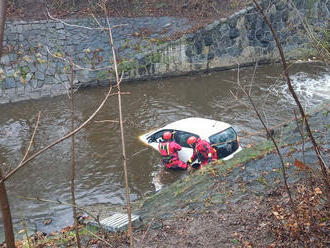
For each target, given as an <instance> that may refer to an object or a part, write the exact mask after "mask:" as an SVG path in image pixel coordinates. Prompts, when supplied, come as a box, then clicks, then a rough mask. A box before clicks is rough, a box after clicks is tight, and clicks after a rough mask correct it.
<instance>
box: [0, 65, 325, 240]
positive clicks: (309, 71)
mask: <svg viewBox="0 0 330 248" xmlns="http://www.w3.org/2000/svg"><path fill="white" fill-rule="evenodd" d="M280 71H281V67H280V66H264V67H259V68H258V69H257V72H256V75H255V82H254V83H253V89H252V94H253V95H254V99H255V101H256V102H257V103H258V106H259V107H262V109H263V111H264V112H265V113H267V122H268V124H269V125H275V124H278V123H279V122H282V121H285V120H287V119H288V118H291V117H292V109H293V106H294V105H293V99H292V98H291V97H290V95H289V94H288V91H287V89H286V84H285V82H284V81H283V80H281V79H278V77H279V75H280ZM252 75H253V68H249V69H241V71H240V82H241V84H243V85H248V84H250V81H251V78H252ZM291 75H292V80H293V84H294V87H295V89H296V90H297V92H298V93H299V95H300V96H301V98H302V99H304V105H305V107H306V108H311V107H313V106H315V105H317V104H319V103H321V102H322V101H324V100H325V99H330V72H327V71H326V70H325V69H324V68H323V67H322V66H319V65H315V64H314V65H310V64H309V65H308V64H296V65H294V66H292V67H291ZM236 82H237V71H236V70H232V71H224V72H212V73H210V74H203V75H196V76H189V77H179V78H171V79H163V80H159V81H150V82H130V83H127V84H123V86H122V91H126V92H130V93H131V94H130V95H125V96H123V109H124V118H125V120H126V121H125V138H126V145H127V154H128V176H129V182H130V186H131V199H132V200H136V199H138V198H139V197H141V196H142V195H143V194H145V193H146V192H150V191H154V190H155V183H156V184H158V185H159V183H160V184H165V185H166V184H168V183H170V182H172V181H174V180H175V179H176V178H177V177H178V176H180V175H178V174H177V173H171V172H167V173H162V176H159V175H160V173H159V172H160V171H161V170H162V167H161V165H160V163H159V155H158V154H157V152H155V151H152V150H150V149H148V150H145V147H144V146H143V144H142V143H141V142H140V141H139V140H138V135H141V134H143V133H144V132H146V131H148V130H150V129H153V128H157V127H159V126H161V125H163V124H166V123H169V122H171V121H175V120H178V119H180V118H184V117H191V116H197V117H206V118H212V119H217V120H221V121H225V122H229V123H231V124H232V125H233V126H234V127H235V128H236V130H237V131H239V133H243V131H247V132H254V131H257V130H259V129H260V128H261V126H260V124H259V121H258V120H257V119H256V117H255V115H254V113H253V112H252V111H251V110H250V109H249V107H247V106H246V105H245V104H244V103H242V102H241V100H244V98H242V94H241V93H240V94H239V95H238V98H237V99H235V97H234V96H233V94H234V95H235V94H236V92H237V88H238V87H237V84H236ZM106 91H107V89H106V88H93V89H92V88H90V89H82V90H80V91H78V92H77V94H76V95H75V105H76V120H77V125H78V124H79V123H82V122H83V120H85V119H87V118H88V117H89V115H90V114H91V113H92V112H93V111H94V110H95V109H96V107H97V106H98V104H99V103H100V101H101V100H102V98H103V97H104V95H105V93H106ZM231 92H232V93H233V94H232V93H231ZM38 111H41V112H42V117H41V121H40V126H39V128H38V132H37V135H36V138H35V142H34V144H33V147H32V151H37V150H39V149H40V148H42V147H44V146H46V145H47V144H49V143H51V142H52V141H54V140H56V139H58V138H59V137H61V136H63V135H64V134H66V133H68V132H69V128H70V111H69V104H68V99H67V97H66V96H60V97H55V98H48V99H42V100H38V101H28V102H20V103H14V104H8V105H0V113H1V115H0V159H1V160H0V162H1V164H3V165H4V164H6V166H8V165H12V166H13V167H15V166H17V164H18V163H19V161H20V159H21V158H22V157H23V155H24V152H25V150H26V149H27V147H28V143H29V140H30V137H31V135H32V132H33V128H34V125H35V121H36V117H37V113H38ZM117 119H118V118H117V98H115V97H114V98H111V99H110V101H109V102H108V103H107V104H106V106H105V108H104V109H103V110H102V111H101V113H100V114H98V115H97V117H96V119H95V121H93V122H92V123H91V124H90V125H89V126H88V127H87V128H85V129H83V130H82V131H81V132H80V133H79V134H78V135H76V166H77V173H76V196H77V204H78V205H89V204H94V203H112V204H122V205H123V204H125V198H124V197H125V188H124V187H125V184H124V174H123V169H122V162H121V159H120V158H121V155H120V154H121V147H120V133H119V128H118V124H114V123H109V122H104V121H105V120H117ZM253 139H258V138H256V137H254V138H253ZM259 139H260V138H259ZM70 142H71V141H70V140H67V141H65V142H63V143H61V144H59V145H57V146H55V147H54V148H53V149H51V150H49V151H47V152H46V153H44V154H42V155H41V156H40V157H38V158H37V159H36V160H34V161H33V162H31V163H30V164H29V165H28V166H26V167H25V168H23V169H22V170H20V171H19V172H18V173H17V174H15V175H14V176H13V177H12V178H10V179H9V180H8V181H7V182H6V185H7V188H8V193H9V196H10V203H11V209H12V215H13V218H14V222H15V227H16V228H17V229H21V227H20V225H21V224H20V220H21V216H24V217H25V218H27V219H28V222H29V225H32V226H37V228H38V230H44V231H50V230H53V229H56V228H59V227H63V226H65V225H68V224H71V223H72V218H71V215H72V214H71V208H70V207H66V206H60V205H54V204H53V203H45V202H40V201H31V200H25V199H22V198H21V197H34V198H35V197H40V198H43V199H50V200H57V199H58V200H61V201H70V197H71V195H70V174H71V168H70V166H71V164H70V146H71V143H70ZM249 142H251V140H247V139H246V140H243V141H242V143H243V145H244V144H246V143H249ZM0 218H1V217H0ZM46 218H52V219H53V222H52V224H51V225H49V226H45V225H44V224H43V220H44V219H46ZM1 223H2V222H1V219H0V224H1ZM1 225H2V224H1ZM0 233H2V226H1V227H0Z"/></svg>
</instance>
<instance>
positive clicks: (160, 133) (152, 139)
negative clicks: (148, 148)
mask: <svg viewBox="0 0 330 248" xmlns="http://www.w3.org/2000/svg"><path fill="white" fill-rule="evenodd" d="M166 131H170V132H173V130H169V129H163V130H160V131H158V132H157V133H154V134H152V135H150V136H149V137H148V138H147V139H148V143H152V142H158V143H159V142H160V141H161V140H162V137H163V134H164V133H165V132H166Z"/></svg>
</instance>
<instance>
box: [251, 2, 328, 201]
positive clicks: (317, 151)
mask: <svg viewBox="0 0 330 248" xmlns="http://www.w3.org/2000/svg"><path fill="white" fill-rule="evenodd" d="M253 2H254V4H255V5H256V6H257V8H258V10H259V12H260V13H261V14H262V15H263V17H264V19H265V21H266V23H267V25H268V26H269V28H270V30H271V32H272V34H273V37H274V39H275V42H276V45H277V48H278V51H279V53H280V56H281V60H282V65H283V69H284V75H285V77H286V79H287V85H288V88H289V91H290V93H291V95H292V97H293V99H294V100H295V102H296V105H297V106H298V109H299V111H300V114H301V117H302V119H303V122H304V123H305V125H306V130H307V133H308V136H309V138H310V140H311V142H312V144H313V148H314V151H315V154H316V156H317V158H318V161H319V165H320V169H321V172H322V177H323V182H324V185H325V188H326V195H327V200H328V206H330V183H329V176H328V172H327V166H326V164H325V162H324V160H323V158H322V154H321V151H320V148H319V146H318V144H317V142H316V140H315V138H314V135H313V133H312V130H311V129H310V126H309V123H308V120H307V118H306V114H305V110H304V108H303V107H302V105H301V103H300V100H299V98H298V96H297V94H296V92H295V90H294V88H293V86H292V84H291V79H290V76H289V71H288V67H287V63H286V59H285V56H284V53H283V49H282V46H281V43H280V41H279V39H278V36H277V34H276V32H275V30H274V28H273V25H272V24H271V22H270V20H269V17H268V16H266V14H265V12H264V10H263V8H262V7H261V5H260V4H259V3H258V2H257V1H256V0H253Z"/></svg>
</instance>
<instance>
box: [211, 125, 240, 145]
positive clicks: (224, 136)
mask: <svg viewBox="0 0 330 248" xmlns="http://www.w3.org/2000/svg"><path fill="white" fill-rule="evenodd" d="M209 139H210V143H211V144H212V145H213V144H214V145H215V144H217V145H219V144H222V143H226V142H230V141H233V140H236V139H237V135H236V132H235V130H234V129H233V128H232V127H230V128H227V129H226V130H224V131H222V132H220V133H217V134H214V135H212V136H210V137H209Z"/></svg>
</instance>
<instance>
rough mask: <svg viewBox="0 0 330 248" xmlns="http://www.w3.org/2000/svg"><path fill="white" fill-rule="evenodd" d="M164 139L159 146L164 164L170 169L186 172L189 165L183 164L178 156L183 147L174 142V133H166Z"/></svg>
mask: <svg viewBox="0 0 330 248" xmlns="http://www.w3.org/2000/svg"><path fill="white" fill-rule="evenodd" d="M163 139H164V141H163V142H160V143H159V145H158V150H159V152H160V155H161V156H162V162H163V164H164V165H165V167H166V168H169V169H179V170H186V169H187V168H188V164H186V163H184V162H182V161H181V160H180V159H179V154H178V151H180V150H181V149H182V147H181V146H180V145H179V144H178V143H176V142H175V141H174V140H172V133H171V132H164V134H163Z"/></svg>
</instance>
